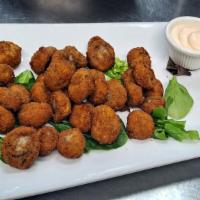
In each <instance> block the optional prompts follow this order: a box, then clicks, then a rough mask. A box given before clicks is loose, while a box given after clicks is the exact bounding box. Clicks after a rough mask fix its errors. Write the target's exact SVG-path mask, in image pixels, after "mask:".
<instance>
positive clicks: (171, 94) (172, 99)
mask: <svg viewBox="0 0 200 200" xmlns="http://www.w3.org/2000/svg"><path fill="white" fill-rule="evenodd" d="M165 101H166V103H167V105H166V108H167V111H168V114H169V116H171V117H172V118H174V119H181V118H183V117H185V116H186V115H187V114H188V113H189V111H190V110H191V108H192V106H193V99H192V97H191V96H190V94H189V92H188V91H187V89H186V88H185V87H184V86H183V85H181V84H180V83H178V82H177V80H176V76H173V78H172V79H171V80H170V81H169V84H168V86H167V88H166V90H165Z"/></svg>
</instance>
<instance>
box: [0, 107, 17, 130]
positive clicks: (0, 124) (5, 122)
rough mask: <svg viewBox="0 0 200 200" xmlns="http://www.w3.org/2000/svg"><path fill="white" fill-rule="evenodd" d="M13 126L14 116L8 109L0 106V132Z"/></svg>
mask: <svg viewBox="0 0 200 200" xmlns="http://www.w3.org/2000/svg"><path fill="white" fill-rule="evenodd" d="M14 126H15V117H14V115H13V114H12V112H10V111H9V110H7V109H5V108H4V107H2V106H0V133H7V132H8V131H10V130H11V129H12V128H14Z"/></svg>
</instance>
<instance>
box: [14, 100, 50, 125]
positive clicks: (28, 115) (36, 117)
mask: <svg viewBox="0 0 200 200" xmlns="http://www.w3.org/2000/svg"><path fill="white" fill-rule="evenodd" d="M52 115H53V112H52V109H51V106H50V105H49V104H47V103H37V102H30V103H27V104H24V105H23V106H22V109H21V110H20V111H19V113H18V119H19V123H20V125H24V126H32V127H35V128H39V127H41V126H42V125H44V124H45V123H46V122H48V120H49V119H50V118H51V117H52Z"/></svg>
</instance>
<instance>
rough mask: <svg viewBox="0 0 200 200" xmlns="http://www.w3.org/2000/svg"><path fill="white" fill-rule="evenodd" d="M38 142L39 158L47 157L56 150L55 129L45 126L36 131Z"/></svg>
mask: <svg viewBox="0 0 200 200" xmlns="http://www.w3.org/2000/svg"><path fill="white" fill-rule="evenodd" d="M37 134H39V140H40V153H39V155H40V156H47V155H49V154H50V153H51V152H52V151H53V150H54V149H56V146H57V142H58V132H57V131H56V129H55V128H53V127H49V126H45V127H42V128H40V129H39V130H38V131H37Z"/></svg>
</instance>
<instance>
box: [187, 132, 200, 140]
mask: <svg viewBox="0 0 200 200" xmlns="http://www.w3.org/2000/svg"><path fill="white" fill-rule="evenodd" d="M187 134H189V136H190V139H191V140H199V139H200V138H199V132H198V131H196V130H189V131H187Z"/></svg>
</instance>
